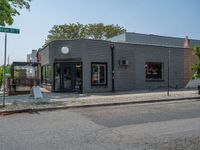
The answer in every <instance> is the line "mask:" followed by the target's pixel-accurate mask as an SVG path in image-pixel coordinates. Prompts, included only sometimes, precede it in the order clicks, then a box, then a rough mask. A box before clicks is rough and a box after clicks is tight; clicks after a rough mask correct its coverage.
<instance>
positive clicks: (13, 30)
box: [0, 27, 20, 34]
mask: <svg viewBox="0 0 200 150" xmlns="http://www.w3.org/2000/svg"><path fill="white" fill-rule="evenodd" d="M0 32H5V33H15V34H19V32H20V30H19V29H14V28H4V27H0Z"/></svg>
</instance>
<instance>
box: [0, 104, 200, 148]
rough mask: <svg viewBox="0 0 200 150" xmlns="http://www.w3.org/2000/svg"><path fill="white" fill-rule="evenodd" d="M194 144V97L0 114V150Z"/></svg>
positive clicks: (198, 110) (198, 127)
mask: <svg viewBox="0 0 200 150" xmlns="http://www.w3.org/2000/svg"><path fill="white" fill-rule="evenodd" d="M199 147H200V101H199V100H188V101H179V102H162V103H154V104H137V105H124V106H109V107H108V106H107V107H93V108H81V109H67V110H59V111H52V112H38V113H32V114H29V113H27V114H25V113H24V114H14V115H10V116H0V150H55V149H56V150H134V149H136V150H140V149H141V150H146V149H147V150H153V149H159V150H160V149H163V150H168V149H169V150H171V149H174V150H176V149H187V150H188V149H189V150H199V149H200V148H199Z"/></svg>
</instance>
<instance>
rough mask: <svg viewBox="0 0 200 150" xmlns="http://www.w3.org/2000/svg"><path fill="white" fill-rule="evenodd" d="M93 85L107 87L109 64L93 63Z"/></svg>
mask: <svg viewBox="0 0 200 150" xmlns="http://www.w3.org/2000/svg"><path fill="white" fill-rule="evenodd" d="M91 71H92V72H91V83H92V85H106V84H107V64H106V63H92V67H91Z"/></svg>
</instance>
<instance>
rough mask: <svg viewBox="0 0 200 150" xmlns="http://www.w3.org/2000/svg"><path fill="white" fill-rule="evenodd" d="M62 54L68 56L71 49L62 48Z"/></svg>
mask: <svg viewBox="0 0 200 150" xmlns="http://www.w3.org/2000/svg"><path fill="white" fill-rule="evenodd" d="M61 52H62V53H63V54H68V53H69V48H68V47H67V46H65V47H62V48H61Z"/></svg>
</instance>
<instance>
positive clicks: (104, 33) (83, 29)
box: [46, 23, 126, 42]
mask: <svg viewBox="0 0 200 150" xmlns="http://www.w3.org/2000/svg"><path fill="white" fill-rule="evenodd" d="M125 31H126V29H124V28H123V27H120V26H118V25H113V24H112V25H104V24H103V23H97V24H96V23H95V24H86V25H83V24H80V23H72V24H64V25H55V26H53V28H52V29H51V30H50V31H49V35H48V37H47V40H46V42H50V41H53V40H63V39H67V40H72V39H79V38H91V39H107V38H110V37H113V36H115V35H118V34H121V33H123V32H125Z"/></svg>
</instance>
